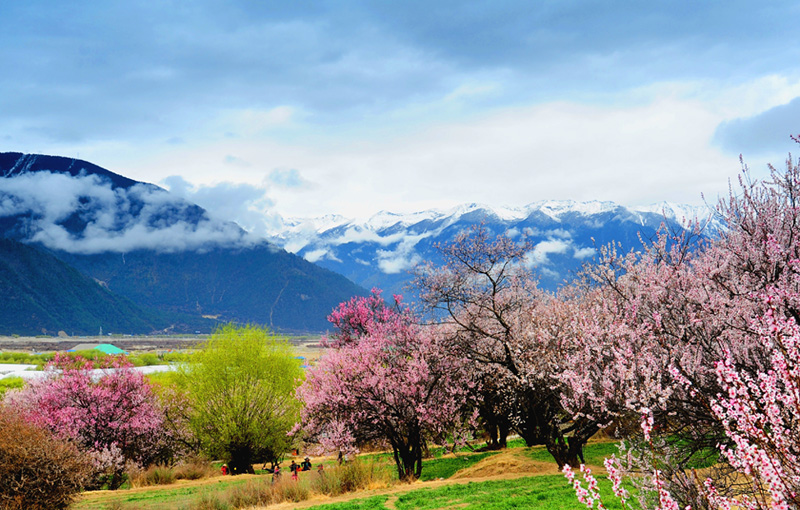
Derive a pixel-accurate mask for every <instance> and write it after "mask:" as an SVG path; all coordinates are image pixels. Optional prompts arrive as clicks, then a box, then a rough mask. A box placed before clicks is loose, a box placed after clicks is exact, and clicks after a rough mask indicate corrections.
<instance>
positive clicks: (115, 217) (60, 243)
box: [0, 172, 255, 253]
mask: <svg viewBox="0 0 800 510" xmlns="http://www.w3.org/2000/svg"><path fill="white" fill-rule="evenodd" d="M200 213H201V211H200V210H198V209H196V208H195V206H193V205H192V204H190V203H188V202H186V201H184V200H181V199H179V198H176V197H174V196H172V195H170V194H169V193H167V192H166V191H164V190H162V189H160V188H157V187H155V186H152V185H148V184H136V185H134V186H132V187H130V188H127V189H125V188H116V189H113V188H112V187H111V183H110V182H107V181H104V180H103V179H101V178H100V177H98V176H97V175H81V176H78V177H71V176H69V175H66V174H60V173H50V172H36V173H27V174H21V175H18V176H15V177H7V178H4V179H0V216H17V215H22V216H21V217H20V218H19V221H21V222H23V223H24V227H23V229H22V232H25V233H26V234H27V236H28V240H30V241H33V242H40V243H42V244H44V245H45V246H47V247H49V248H54V249H60V250H64V251H68V252H72V253H100V252H105V251H113V252H129V251H132V250H137V249H151V250H156V251H163V252H171V251H183V250H202V249H205V248H206V247H208V246H209V245H214V244H226V245H237V244H238V245H242V244H249V243H251V242H255V239H253V238H249V237H248V236H246V235H244V233H243V232H242V231H241V229H239V228H238V227H237V226H236V225H234V224H232V223H229V222H224V221H215V220H213V219H210V218H207V217H205V216H204V215H202V214H200ZM76 218H77V222H76V221H75V219H76ZM67 220H71V221H70V224H71V225H72V226H71V227H70V228H68V227H67V226H66V224H65V222H66V221H67ZM76 225H79V226H80V228H76Z"/></svg>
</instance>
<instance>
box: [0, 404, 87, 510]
mask: <svg viewBox="0 0 800 510" xmlns="http://www.w3.org/2000/svg"><path fill="white" fill-rule="evenodd" d="M90 471H91V468H90V465H89V461H88V459H87V458H86V457H85V456H84V455H82V454H81V453H80V452H79V451H78V449H77V448H76V447H75V446H74V445H73V444H71V443H68V442H66V441H63V440H60V439H57V438H56V437H55V436H53V435H52V434H51V433H50V432H49V431H47V430H46V429H44V428H43V427H39V426H36V425H33V424H31V423H29V422H27V421H25V420H24V419H23V418H22V417H21V416H19V415H18V414H17V413H15V412H13V411H12V410H11V409H10V408H8V407H7V406H2V405H0V508H4V509H6V510H17V509H20V510H21V509H28V510H38V509H42V510H46V509H47V510H49V509H62V508H67V507H68V506H69V504H70V503H71V502H72V501H73V499H74V497H75V495H76V494H77V493H78V491H79V490H80V489H81V487H82V486H83V484H84V483H85V482H86V481H87V480H88V477H89V473H90Z"/></svg>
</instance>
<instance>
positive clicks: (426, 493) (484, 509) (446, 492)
mask: <svg viewBox="0 0 800 510" xmlns="http://www.w3.org/2000/svg"><path fill="white" fill-rule="evenodd" d="M599 485H600V493H601V495H602V496H603V498H604V501H605V503H606V507H607V508H609V509H610V510H613V509H618V508H622V507H621V506H620V505H619V502H618V501H616V499H615V498H614V496H613V494H612V492H611V483H610V482H608V481H607V480H599ZM387 499H388V498H387V497H386V496H376V497H373V498H368V499H358V500H353V501H351V502H348V503H339V504H335V505H331V504H328V505H317V506H313V507H311V509H310V510H350V509H352V510H362V509H363V510H386V506H385V505H384V504H383V503H384V502H385V501H386V500H387ZM360 505H363V506H360ZM394 506H395V508H397V510H412V509H419V510H439V509H442V510H444V509H448V508H459V509H464V510H508V509H513V508H531V509H535V510H561V509H565V510H570V509H574V510H580V509H585V508H586V507H585V506H584V505H583V504H582V503H580V502H579V501H578V499H577V497H576V496H575V491H574V490H573V489H572V487H571V486H570V485H569V483H568V482H567V480H566V479H565V478H564V477H563V476H560V475H548V476H536V477H528V478H517V479H514V480H502V481H490V482H469V483H466V484H459V485H449V486H446V487H439V488H436V489H429V488H425V489H418V490H414V491H410V492H406V493H402V494H400V495H399V496H398V499H397V501H395V502H394Z"/></svg>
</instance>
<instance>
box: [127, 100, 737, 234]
mask: <svg viewBox="0 0 800 510" xmlns="http://www.w3.org/2000/svg"><path fill="white" fill-rule="evenodd" d="M723 119H724V117H722V116H720V115H719V113H718V112H716V111H715V110H714V109H712V108H710V107H708V106H707V105H704V104H703V103H701V102H698V101H696V100H691V99H681V98H673V97H665V98H656V99H652V100H651V101H650V102H646V103H642V104H638V105H633V106H630V105H628V106H626V105H624V104H622V105H614V106H597V105H589V104H579V103H569V102H554V103H547V104H541V105H537V106H529V107H518V108H514V109H498V110H495V111H493V112H491V113H486V114H483V115H481V116H478V117H470V118H468V119H464V120H461V121H458V122H454V121H452V122H444V123H439V124H432V125H429V126H427V127H425V128H422V129H418V130H417V131H415V132H414V133H407V134H398V133H395V134H392V135H391V136H387V137H385V138H377V137H370V136H368V135H367V136H366V137H365V138H363V139H362V141H361V142H358V143H354V142H349V141H346V140H342V139H335V138H330V139H329V142H324V143H320V141H319V139H316V140H311V139H309V140H308V141H307V142H295V143H285V142H278V141H276V140H264V139H259V140H252V141H247V140H227V141H225V142H219V143H209V144H202V145H195V146H189V147H178V148H175V150H173V151H171V152H170V153H168V155H167V156H166V157H156V156H154V157H153V158H152V159H148V160H147V161H146V162H142V164H141V165H140V166H139V168H145V167H148V168H151V169H152V171H153V172H154V173H155V172H159V171H163V170H159V169H163V168H174V167H175V166H182V167H184V168H187V169H188V168H191V171H192V175H193V177H192V178H193V179H196V181H197V182H200V183H207V184H208V185H211V184H212V183H213V182H214V181H215V179H217V178H218V175H219V164H218V163H214V162H219V161H221V160H222V159H223V158H224V157H225V155H227V154H236V155H237V157H240V158H242V159H243V160H246V161H249V162H252V163H253V168H252V169H248V168H238V167H237V168H230V169H229V170H226V179H229V180H231V181H234V182H246V183H249V184H251V185H258V184H259V183H260V182H262V180H263V178H264V174H263V172H260V171H258V170H256V169H257V168H273V169H275V168H290V169H296V170H297V172H299V173H300V174H301V175H302V176H303V178H304V179H306V180H308V181H312V182H315V183H317V184H318V185H317V186H316V188H315V189H311V190H309V189H302V190H293V189H282V190H280V191H278V190H268V193H269V195H268V196H269V197H270V198H271V199H272V200H273V201H274V203H275V211H277V212H279V213H280V214H282V215H283V216H287V217H308V216H322V215H325V214H330V213H337V214H343V215H345V216H350V217H356V218H366V217H369V216H371V215H372V214H374V213H375V211H378V210H390V211H395V212H411V211H415V210H421V209H426V208H430V207H431V206H438V207H441V208H446V207H451V206H454V205H457V204H459V203H464V202H478V203H489V204H494V205H509V206H522V205H525V204H528V203H530V202H533V201H536V200H546V199H574V200H580V201H583V200H611V201H614V202H617V203H621V204H623V205H640V204H647V203H653V202H659V201H662V200H669V201H673V202H679V203H699V202H700V201H701V193H703V192H705V193H706V196H707V197H709V196H711V197H713V196H715V195H716V194H717V193H718V192H723V193H724V190H725V189H726V183H727V179H728V178H729V177H732V176H735V175H736V173H737V172H738V169H739V166H738V162H737V159H736V156H735V155H728V154H723V153H722V152H720V150H718V149H716V148H714V147H712V146H711V145H710V140H711V138H712V136H713V133H714V130H715V129H716V127H717V125H718V124H719V122H721V121H722V120H723ZM334 142H336V143H334ZM499 201H502V204H498V202H499Z"/></svg>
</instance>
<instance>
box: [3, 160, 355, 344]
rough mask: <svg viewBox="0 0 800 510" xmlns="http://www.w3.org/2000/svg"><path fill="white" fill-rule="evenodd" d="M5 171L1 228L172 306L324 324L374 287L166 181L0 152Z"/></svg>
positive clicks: (307, 325)
mask: <svg viewBox="0 0 800 510" xmlns="http://www.w3.org/2000/svg"><path fill="white" fill-rule="evenodd" d="M0 175H2V176H3V177H2V178H0V237H6V238H10V239H15V240H17V241H22V242H25V243H27V244H29V245H31V246H33V247H39V248H40V249H43V250H46V251H47V252H48V253H50V254H52V255H53V256H55V257H57V258H58V259H59V260H61V261H63V262H65V263H67V264H68V265H70V266H71V267H74V268H77V269H78V270H79V271H80V272H81V273H83V274H84V275H86V276H88V277H90V278H93V279H95V280H97V281H102V282H104V283H105V285H106V286H107V288H108V289H109V290H110V291H111V292H113V293H115V294H118V295H120V296H123V297H125V298H127V299H130V300H131V301H132V302H133V303H135V304H138V305H142V306H149V305H153V306H155V307H156V308H157V309H158V310H160V311H161V312H163V313H165V314H177V315H183V314H185V315H190V316H193V317H195V318H202V316H204V315H206V316H217V317H219V319H220V320H223V321H233V322H245V323H256V324H262V325H268V326H270V327H272V328H275V329H278V330H281V331H287V332H318V331H324V330H326V329H327V326H328V323H327V320H326V318H327V315H328V314H329V313H330V312H331V311H332V310H333V308H334V307H335V306H336V305H338V303H340V302H342V301H346V300H348V299H350V298H351V297H352V296H353V295H357V294H365V293H366V290H365V289H363V288H360V287H358V286H357V285H355V284H354V283H353V282H351V281H349V280H347V279H346V278H345V277H343V276H341V275H340V274H337V273H335V272H332V271H330V270H328V269H325V268H322V267H319V266H317V265H314V264H312V263H310V262H308V261H306V260H304V259H302V258H300V257H297V256H295V255H294V254H291V253H289V252H286V251H285V250H283V249H282V248H280V247H278V246H276V245H273V244H270V243H268V242H267V241H266V240H263V239H259V238H257V237H255V236H252V235H250V234H248V233H247V232H245V231H244V230H243V229H241V228H240V227H239V226H238V225H236V224H234V223H232V222H226V221H221V220H217V219H215V218H212V217H210V216H209V215H208V213H207V211H205V209H203V208H201V207H199V206H197V205H196V204H192V203H190V202H187V201H186V200H184V199H182V198H178V197H175V196H173V195H171V194H170V193H169V192H168V191H166V190H164V189H162V188H160V187H158V186H155V185H152V184H148V183H141V182H138V181H134V180H132V179H128V178H126V177H123V176H120V175H118V174H115V173H113V172H111V171H109V170H106V169H103V168H101V167H98V166H97V165H93V164H91V163H88V162H85V161H81V160H75V159H71V158H63V157H57V156H42V155H25V154H21V153H0ZM46 298H47V296H45V295H43V296H41V299H42V300H45V299H46Z"/></svg>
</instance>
